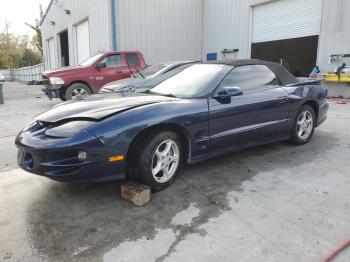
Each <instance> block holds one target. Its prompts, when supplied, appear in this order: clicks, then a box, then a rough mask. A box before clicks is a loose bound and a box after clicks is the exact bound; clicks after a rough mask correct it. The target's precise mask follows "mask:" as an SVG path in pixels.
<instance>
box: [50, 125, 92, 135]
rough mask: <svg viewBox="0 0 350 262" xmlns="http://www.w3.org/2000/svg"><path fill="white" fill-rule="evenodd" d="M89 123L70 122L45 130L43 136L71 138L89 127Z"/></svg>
mask: <svg viewBox="0 0 350 262" xmlns="http://www.w3.org/2000/svg"><path fill="white" fill-rule="evenodd" d="M91 123H92V122H91V121H72V122H68V123H66V124H63V125H60V126H56V127H52V128H47V130H46V131H45V135H47V136H51V137H57V138H66V137H70V136H73V135H75V134H77V133H79V132H80V131H82V130H84V129H85V128H86V127H88V126H89V125H91Z"/></svg>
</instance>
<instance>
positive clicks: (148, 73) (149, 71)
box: [140, 64, 166, 77]
mask: <svg viewBox="0 0 350 262" xmlns="http://www.w3.org/2000/svg"><path fill="white" fill-rule="evenodd" d="M165 67H166V65H164V64H159V65H152V66H149V67H146V68H145V69H143V70H142V71H141V74H142V75H143V76H144V77H149V76H151V75H154V74H156V73H158V72H159V71H160V70H162V69H164V68H165ZM140 77H142V76H140Z"/></svg>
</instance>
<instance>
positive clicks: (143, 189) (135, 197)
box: [121, 182, 151, 207]
mask: <svg viewBox="0 0 350 262" xmlns="http://www.w3.org/2000/svg"><path fill="white" fill-rule="evenodd" d="M121 197H122V198H123V199H125V200H127V201H130V202H131V203H133V204H134V205H136V206H139V207H140V206H143V205H144V204H146V203H148V202H149V201H151V189H150V188H149V187H148V186H146V185H142V184H138V183H133V182H126V183H124V184H122V185H121Z"/></svg>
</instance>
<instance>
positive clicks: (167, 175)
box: [151, 139, 180, 183]
mask: <svg viewBox="0 0 350 262" xmlns="http://www.w3.org/2000/svg"><path fill="white" fill-rule="evenodd" d="M179 162H180V150H179V146H178V145H177V143H176V142H175V141H173V140H171V139H167V140H164V141H162V142H161V143H160V144H159V145H158V146H157V148H156V150H155V151H154V154H153V157H152V166H151V170H152V176H153V178H154V179H155V180H156V181H157V182H158V183H166V182H168V181H169V180H171V179H172V177H173V176H174V175H175V173H176V170H177V169H178V166H179Z"/></svg>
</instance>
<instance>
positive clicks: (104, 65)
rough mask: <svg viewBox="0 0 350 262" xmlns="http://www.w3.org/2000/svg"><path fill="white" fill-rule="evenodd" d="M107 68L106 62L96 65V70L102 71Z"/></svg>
mask: <svg viewBox="0 0 350 262" xmlns="http://www.w3.org/2000/svg"><path fill="white" fill-rule="evenodd" d="M105 67H107V64H106V62H102V63H98V64H97V65H96V69H98V70H100V69H102V68H105Z"/></svg>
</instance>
